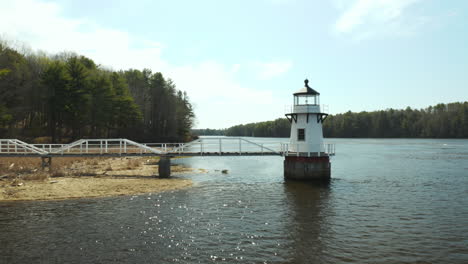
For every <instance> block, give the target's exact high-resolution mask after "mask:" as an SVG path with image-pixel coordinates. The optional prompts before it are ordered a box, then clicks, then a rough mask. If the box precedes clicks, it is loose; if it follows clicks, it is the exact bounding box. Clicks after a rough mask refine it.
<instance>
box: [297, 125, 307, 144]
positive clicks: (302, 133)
mask: <svg viewBox="0 0 468 264" xmlns="http://www.w3.org/2000/svg"><path fill="white" fill-rule="evenodd" d="M297 141H305V129H304V128H299V129H298V130H297Z"/></svg>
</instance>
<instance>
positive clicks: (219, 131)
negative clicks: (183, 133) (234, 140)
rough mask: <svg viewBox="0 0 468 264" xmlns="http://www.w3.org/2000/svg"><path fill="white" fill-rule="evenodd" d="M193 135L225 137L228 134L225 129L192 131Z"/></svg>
mask: <svg viewBox="0 0 468 264" xmlns="http://www.w3.org/2000/svg"><path fill="white" fill-rule="evenodd" d="M192 134H194V135H197V136H200V135H203V136H224V135H225V134H226V130H225V129H209V128H205V129H192Z"/></svg>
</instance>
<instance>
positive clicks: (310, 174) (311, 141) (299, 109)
mask: <svg viewBox="0 0 468 264" xmlns="http://www.w3.org/2000/svg"><path fill="white" fill-rule="evenodd" d="M324 110H325V109H321V107H320V93H319V92H317V91H316V90H314V89H312V88H311V87H310V86H309V81H308V80H307V79H306V80H305V81H304V87H302V88H301V89H300V90H299V91H297V92H295V93H294V104H293V106H292V107H291V108H290V109H288V110H287V113H286V117H287V118H288V120H289V122H291V136H290V140H289V145H288V151H287V153H286V154H285V160H284V178H285V179H286V180H318V181H328V180H330V169H331V165H330V156H331V155H334V146H333V145H331V144H327V145H324V143H323V130H322V123H323V121H325V119H326V118H327V116H328V114H327V113H325V111H324Z"/></svg>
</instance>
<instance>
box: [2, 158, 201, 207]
mask: <svg viewBox="0 0 468 264" xmlns="http://www.w3.org/2000/svg"><path fill="white" fill-rule="evenodd" d="M157 161H158V159H154V158H152V159H148V158H141V157H136V158H135V157H131V158H79V159H76V158H75V159H72V158H54V159H53V161H52V166H53V169H52V171H50V172H43V171H42V170H41V169H40V159H38V158H21V159H17V158H16V159H15V158H2V159H1V160H0V201H31V200H61V199H77V198H91V197H107V196H118V195H133V194H141V193H152V192H162V191H168V190H175V189H181V188H188V187H190V186H192V181H191V180H189V179H183V178H181V177H180V175H181V174H183V173H188V172H192V173H193V172H203V170H195V169H191V168H186V167H182V166H179V165H175V166H171V171H172V176H171V178H169V179H160V178H158V176H157V171H158V166H157Z"/></svg>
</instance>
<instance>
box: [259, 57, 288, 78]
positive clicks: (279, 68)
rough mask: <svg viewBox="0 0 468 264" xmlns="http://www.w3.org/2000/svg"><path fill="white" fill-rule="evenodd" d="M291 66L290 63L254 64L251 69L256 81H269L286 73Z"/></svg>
mask: <svg viewBox="0 0 468 264" xmlns="http://www.w3.org/2000/svg"><path fill="white" fill-rule="evenodd" d="M292 65H293V64H292V62H291V61H271V62H254V63H253V64H252V68H253V69H254V71H255V72H257V78H258V79H260V80H269V79H272V78H274V77H277V76H279V75H282V74H284V73H286V72H288V71H289V70H290V69H291V67H292Z"/></svg>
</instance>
